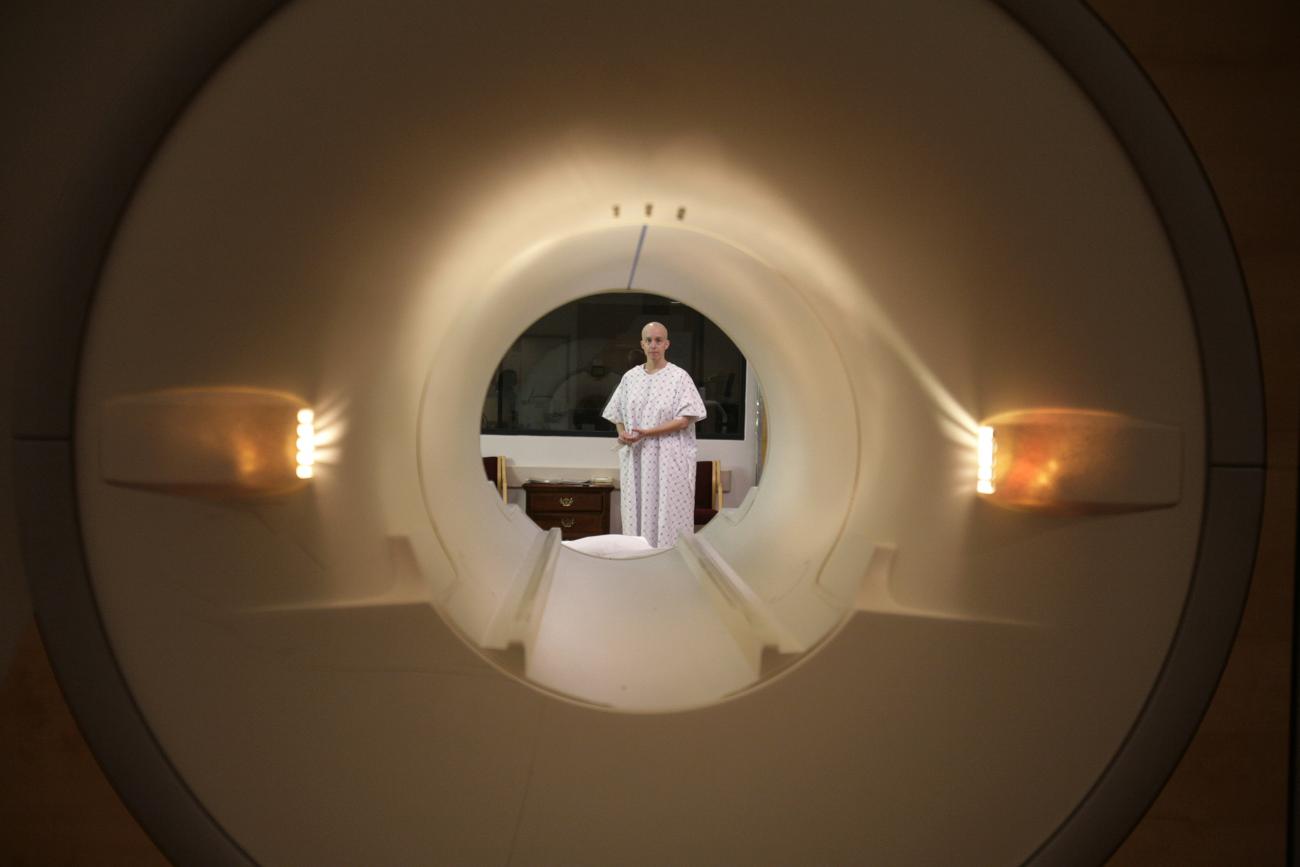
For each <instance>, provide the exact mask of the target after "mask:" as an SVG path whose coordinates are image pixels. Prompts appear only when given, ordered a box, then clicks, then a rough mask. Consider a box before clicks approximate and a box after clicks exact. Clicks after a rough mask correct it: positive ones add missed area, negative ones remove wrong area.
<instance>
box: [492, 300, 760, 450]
mask: <svg viewBox="0 0 1300 867" xmlns="http://www.w3.org/2000/svg"><path fill="white" fill-rule="evenodd" d="M648 322H661V323H663V325H664V326H665V327H666V328H667V329H668V339H669V348H668V353H667V357H668V360H669V361H671V362H672V363H673V364H675V365H677V366H678V367H680V368H682V369H684V370H686V371H687V372H688V373H690V375H691V378H692V379H694V380H695V385H696V387H697V388H698V389H699V390H700V394H701V396H702V397H703V398H704V403H705V407H706V408H707V409H708V418H706V419H704V420H703V421H702V422H700V423H699V424H698V425H697V426H696V430H695V433H696V436H697V437H700V438H703V439H743V438H744V434H745V405H744V400H745V357H744V356H743V355H741V353H740V350H739V349H738V348H737V347H736V345H735V344H734V343H732V342H731V339H730V338H729V337H727V335H726V334H724V333H723V331H722V329H721V328H719V327H718V326H717V325H715V324H713V322H711V321H709V320H708V319H706V318H705V317H704V316H703V315H701V314H700V313H699V312H698V311H696V310H693V309H691V308H690V307H688V306H687V305H685V304H682V303H680V302H678V301H672V300H670V299H668V298H664V297H662V296H659V295H651V294H647V293H644V292H606V293H601V294H599V295H590V296H588V297H586V298H580V299H578V300H577V301H574V302H571V303H569V304H566V305H564V306H563V307H558V308H556V309H555V310H552V311H551V312H550V313H548V314H546V315H545V316H543V317H542V318H541V319H539V320H537V321H536V322H534V323H533V324H532V325H531V326H530V327H529V328H528V329H527V330H526V331H525V332H524V333H523V334H521V335H520V336H519V339H518V340H516V341H515V342H514V345H512V346H511V347H510V349H509V350H508V351H507V352H506V354H505V357H504V358H503V359H501V363H500V364H498V365H497V369H496V372H495V374H494V375H493V377H492V382H491V383H490V384H489V386H488V390H487V396H486V398H485V399H484V401H483V417H482V432H483V433H485V434H534V435H537V434H540V435H550V436H613V434H614V426H613V425H611V424H610V423H609V422H607V421H605V420H604V419H603V418H601V417H600V413H601V410H603V409H604V408H605V403H606V402H607V401H608V400H609V397H610V395H612V394H613V393H614V389H615V388H617V387H618V382H619V379H620V378H621V377H622V376H623V373H624V372H625V371H626V370H628V368H630V367H633V366H635V365H637V364H641V363H643V362H644V361H645V356H644V355H643V354H642V352H641V345H640V343H641V329H642V327H644V326H645V325H646V323H648Z"/></svg>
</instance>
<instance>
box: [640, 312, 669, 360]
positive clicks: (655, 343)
mask: <svg viewBox="0 0 1300 867" xmlns="http://www.w3.org/2000/svg"><path fill="white" fill-rule="evenodd" d="M641 351H642V352H644V353H645V362H646V367H647V368H649V369H650V370H652V371H653V370H658V369H659V368H661V367H663V366H664V365H665V364H667V363H668V359H666V358H664V353H665V352H667V351H668V329H667V328H664V326H663V323H660V322H651V323H649V324H648V325H646V327H645V328H642V329H641Z"/></svg>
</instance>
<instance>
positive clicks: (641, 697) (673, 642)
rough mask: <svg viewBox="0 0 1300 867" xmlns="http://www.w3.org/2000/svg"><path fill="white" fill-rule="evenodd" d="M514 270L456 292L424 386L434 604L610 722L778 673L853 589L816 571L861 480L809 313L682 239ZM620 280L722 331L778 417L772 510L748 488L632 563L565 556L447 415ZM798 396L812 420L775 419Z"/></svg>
mask: <svg viewBox="0 0 1300 867" xmlns="http://www.w3.org/2000/svg"><path fill="white" fill-rule="evenodd" d="M521 259H522V261H512V262H510V263H508V264H507V266H506V267H504V268H502V269H501V270H500V272H499V273H498V275H497V277H496V278H495V279H493V280H490V281H487V282H486V283H485V284H484V285H483V286H482V287H481V290H480V291H478V292H475V293H467V294H466V296H465V300H464V303H463V304H461V305H459V307H458V309H457V310H456V311H455V313H454V316H455V321H456V322H457V323H458V326H459V327H457V328H456V329H450V330H448V331H447V332H446V333H445V335H444V337H443V339H441V340H440V341H439V342H438V344H437V345H436V348H435V350H434V352H433V358H432V361H431V366H430V371H431V372H430V375H429V377H428V379H427V382H426V386H425V393H424V396H423V401H422V405H421V417H420V432H419V440H418V441H419V448H420V477H421V484H422V488H423V491H424V497H425V504H426V507H427V509H428V514H429V520H430V523H431V525H432V527H433V530H434V533H435V534H436V535H437V537H438V538H439V539H440V540H442V541H443V544H444V546H445V547H446V548H448V549H450V550H453V551H455V552H456V554H455V555H454V558H453V561H452V562H453V566H452V568H453V569H454V575H455V577H454V579H453V580H452V581H451V582H449V585H448V586H449V587H450V588H451V589H450V591H449V592H448V593H447V594H446V595H445V596H443V597H440V602H439V610H440V611H441V612H442V613H443V614H444V616H446V617H447V618H448V619H449V620H450V621H451V623H452V624H453V625H454V626H455V628H456V631H457V632H458V633H459V634H461V635H462V636H463V637H464V638H465V639H466V640H467V641H469V642H470V643H471V644H472V645H474V646H475V647H477V648H478V649H480V650H481V651H483V652H485V653H486V655H487V656H488V657H489V658H490V659H492V660H493V661H494V662H496V663H497V664H499V665H501V666H502V667H503V668H505V669H506V670H507V671H509V672H511V673H512V674H515V675H518V676H522V677H524V678H526V679H527V680H528V681H529V682H531V683H533V684H534V685H538V686H541V687H543V688H544V689H547V690H548V691H551V692H554V693H558V694H561V695H564V696H568V697H570V698H575V699H578V700H582V701H585V702H588V703H591V704H595V705H598V706H604V707H610V708H615V709H621V710H637V711H668V710H679V709H684V708H689V707H698V706H700V705H704V704H709V703H712V702H715V701H718V700H721V699H723V698H726V697H729V696H733V695H735V694H737V693H739V692H741V691H743V690H744V689H746V688H748V687H751V686H753V685H755V684H756V683H759V682H761V681H762V680H763V679H764V678H765V677H766V676H767V675H769V674H771V673H773V672H775V671H777V670H781V669H784V668H785V667H786V665H787V664H788V663H789V662H790V661H792V659H794V658H796V657H797V656H798V655H800V654H802V653H804V652H805V651H807V650H809V649H811V648H812V647H814V646H816V645H817V644H818V643H819V642H821V641H822V639H823V638H825V636H826V635H828V634H829V633H830V632H831V630H833V629H834V628H835V627H836V626H837V625H838V624H839V623H840V622H841V621H842V620H843V617H844V616H845V615H846V614H847V612H848V610H849V604H848V603H849V600H850V599H851V598H852V592H851V585H852V583H853V579H851V578H846V577H843V576H841V577H839V578H838V579H837V578H836V577H835V571H834V570H833V569H831V570H828V569H827V568H826V565H827V561H828V559H829V558H830V555H831V554H832V552H833V551H834V549H835V548H836V546H837V544H838V542H839V540H840V538H841V536H842V535H843V531H844V515H845V513H846V511H847V509H848V507H849V504H850V503H851V501H852V499H853V489H852V488H853V485H854V484H855V483H856V482H857V480H858V475H859V474H858V472H857V464H858V456H859V453H860V446H859V438H858V435H857V431H858V420H857V408H856V402H855V400H854V399H853V396H852V395H851V393H850V390H849V378H848V373H847V371H846V370H845V368H844V365H843V362H842V361H841V360H840V358H839V356H838V353H837V351H836V347H835V343H834V341H833V340H832V339H831V338H830V336H829V335H828V333H827V332H826V330H825V327H824V325H823V323H822V321H821V319H820V317H819V316H818V315H817V314H816V312H815V311H814V310H813V309H812V307H811V306H810V305H809V304H808V303H807V301H806V300H805V299H804V297H803V295H802V294H801V293H800V292H799V291H798V290H797V289H796V288H795V287H793V286H791V285H790V284H789V283H788V281H786V280H785V279H784V278H783V277H781V276H780V275H779V274H777V273H776V272H774V271H773V270H772V269H771V268H770V267H768V266H767V265H766V264H765V263H764V262H762V261H761V260H760V259H758V258H757V257H755V256H753V255H751V254H749V253H747V252H745V251H743V250H741V249H740V248H738V247H736V246H735V245H733V244H730V243H727V242H726V241H724V240H722V239H719V238H717V237H715V236H712V235H709V234H705V233H703V232H699V231H692V230H689V229H685V228H679V227H674V226H663V225H644V224H639V225H631V226H622V227H615V228H609V229H601V230H596V231H590V232H581V233H577V234H575V235H572V236H570V237H567V238H563V239H561V240H559V241H556V242H554V243H552V244H550V245H547V246H546V247H545V248H544V249H540V250H531V251H528V252H527V253H526V254H525V255H524V256H522V257H521ZM634 263H635V264H634ZM633 271H634V277H632V278H629V277H628V275H629V273H632V272H633ZM614 273H621V275H622V277H623V280H624V281H630V282H632V284H633V285H632V286H631V288H632V289H634V290H638V291H643V292H653V293H654V294H657V295H661V296H664V297H665V298H668V299H672V300H677V301H680V302H682V303H683V304H687V305H689V306H690V307H691V308H693V309H695V310H698V311H699V312H700V313H701V314H702V315H703V316H705V317H706V318H707V319H709V320H710V321H712V322H714V323H717V324H718V326H719V327H720V328H722V329H723V330H725V332H726V333H727V334H728V335H729V336H730V337H731V338H732V339H733V340H734V342H735V344H736V346H737V347H738V348H739V349H740V351H741V353H742V355H743V356H744V357H745V358H747V359H749V360H750V363H751V364H752V365H753V368H754V370H755V372H756V375H757V377H758V379H760V380H761V381H762V382H763V383H764V389H765V392H764V393H765V399H766V400H767V402H768V410H769V412H770V414H771V415H772V416H773V417H775V418H776V419H777V421H776V423H775V425H774V428H773V432H772V434H771V439H772V446H771V451H772V455H773V460H772V461H771V462H770V464H769V465H768V466H767V467H766V469H765V474H764V479H763V488H764V489H767V488H769V487H771V488H772V489H775V490H777V491H779V495H778V496H774V497H765V496H764V495H763V493H762V491H760V490H759V489H757V488H752V489H751V490H750V492H749V494H748V495H747V497H746V499H745V500H744V502H743V503H742V504H741V505H740V506H739V507H737V508H735V509H731V510H727V511H724V512H723V514H722V515H721V516H720V517H719V519H718V520H715V521H713V522H711V523H710V524H708V525H707V526H705V527H704V528H702V529H701V530H700V532H699V534H698V535H696V534H684V535H683V536H682V537H679V540H678V543H677V544H676V545H674V546H672V547H671V548H668V549H666V550H662V551H660V552H658V555H657V556H637V557H632V558H627V559H607V558H599V557H591V556H588V555H585V554H583V553H582V552H580V551H575V550H572V549H570V548H569V547H567V546H564V545H562V543H561V539H560V533H558V532H554V531H552V533H551V534H548V533H545V532H543V531H542V530H540V529H539V528H538V526H537V525H536V524H535V523H534V522H533V521H532V520H531V519H530V518H528V517H527V515H526V514H524V513H523V512H522V511H521V510H520V509H519V508H518V507H516V506H510V505H508V504H506V503H505V502H503V500H502V498H501V497H500V495H499V493H498V492H497V491H496V490H494V489H492V488H490V487H488V486H486V485H484V484H483V482H482V479H483V475H482V469H481V466H482V465H481V461H480V446H479V438H480V430H479V415H478V413H477V412H456V411H449V409H448V408H455V407H474V408H475V409H477V408H479V407H481V406H482V401H483V392H482V390H481V389H482V383H483V382H485V381H487V380H488V379H489V378H490V377H491V373H492V371H493V370H494V369H495V368H496V366H497V365H498V363H499V362H500V359H501V358H502V356H503V355H504V354H505V352H506V351H507V350H508V349H509V348H510V346H511V345H513V344H514V342H515V341H516V339H517V338H518V335H519V334H520V333H522V332H523V331H524V330H525V329H526V328H527V327H529V326H530V325H531V324H532V323H533V322H535V321H537V320H539V319H541V318H542V317H543V316H545V315H547V314H549V313H550V312H551V311H552V310H553V309H555V308H556V307H557V306H562V305H563V304H567V303H571V302H572V301H574V300H577V299H579V298H582V297H587V296H590V295H593V294H599V293H601V292H602V291H608V286H609V285H610V282H611V275H612V274H614ZM756 297H758V298H762V299H763V303H762V304H755V303H754V299H755V298H756ZM557 302H559V303H558V304H557ZM642 324H643V323H640V322H638V323H637V325H638V327H639V326H640V325H642ZM759 347H761V350H760V349H759ZM668 357H669V360H671V358H672V352H671V350H670V352H669V356H668ZM448 371H456V374H455V375H447V372H448ZM620 375H621V374H620ZM769 379H770V380H771V385H770V386H769V385H768V381H769ZM613 384H614V380H613V378H611V386H610V388H611V390H612V388H613ZM808 401H815V402H816V403H817V405H818V406H820V407H822V411H821V412H818V413H808V412H792V413H791V414H790V415H791V417H790V418H788V419H787V418H785V417H784V416H785V414H784V413H783V412H782V407H787V406H788V407H799V406H801V405H807V402H808ZM602 405H603V404H602ZM846 469H847V471H846ZM453 492H454V493H453ZM437 568H438V567H437V564H435V563H430V564H426V569H427V570H429V571H435V570H436V569H437ZM856 577H857V576H854V578H856ZM435 580H436V579H435ZM837 580H838V582H839V583H838V584H837V583H836V581H837ZM771 599H777V600H780V603H779V604H776V605H774V604H771V603H769V602H768V601H767V600H771Z"/></svg>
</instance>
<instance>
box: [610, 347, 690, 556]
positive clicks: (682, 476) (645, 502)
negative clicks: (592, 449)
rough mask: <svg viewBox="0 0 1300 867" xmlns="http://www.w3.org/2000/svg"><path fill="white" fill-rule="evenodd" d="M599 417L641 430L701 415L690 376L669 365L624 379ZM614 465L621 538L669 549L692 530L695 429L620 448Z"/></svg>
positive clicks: (632, 373) (641, 370) (633, 372)
mask: <svg viewBox="0 0 1300 867" xmlns="http://www.w3.org/2000/svg"><path fill="white" fill-rule="evenodd" d="M601 415H603V416H604V417H605V418H606V419H608V420H609V421H611V422H614V423H615V424H617V423H619V422H622V423H623V427H624V428H626V429H628V430H631V429H632V428H639V429H641V430H645V429H646V428H652V427H658V426H659V425H661V424H663V423H664V422H669V421H672V420H673V419H675V418H678V417H679V416H690V417H691V418H693V419H694V420H695V421H699V420H700V419H702V418H704V417H705V416H706V413H705V411H704V401H702V400H700V392H699V390H698V389H696V387H695V383H694V382H692V381H691V375H690V374H689V373H687V372H686V371H684V370H682V369H681V368H680V367H678V366H677V365H675V364H673V363H672V362H668V364H667V365H665V366H664V367H662V368H660V369H659V370H657V371H655V372H654V373H646V371H645V366H644V365H640V364H638V365H637V366H636V367H634V368H632V369H631V370H629V371H628V372H627V373H625V374H623V379H622V381H620V382H619V384H618V388H617V389H615V391H614V396H613V397H611V398H610V399H609V403H608V404H606V405H605V411H604V412H603V413H601ZM618 464H619V476H620V482H619V484H620V486H621V489H622V490H621V494H620V496H619V505H620V506H621V507H622V512H623V532H624V533H625V534H627V535H629V536H644V537H645V538H646V541H648V542H649V543H650V545H651V546H652V547H655V548H671V547H672V546H673V545H674V544H675V543H676V541H677V534H678V533H680V532H682V531H683V530H690V529H692V528H693V527H694V526H695V425H694V424H693V423H692V424H689V425H687V426H686V428H685V429H683V430H679V431H674V432H672V433H670V434H664V435H663V436H657V437H646V438H645V439H643V440H641V442H639V443H637V444H636V445H633V446H623V447H622V448H620V449H619V450H618Z"/></svg>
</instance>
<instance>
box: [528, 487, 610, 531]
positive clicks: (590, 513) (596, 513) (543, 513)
mask: <svg viewBox="0 0 1300 867" xmlns="http://www.w3.org/2000/svg"><path fill="white" fill-rule="evenodd" d="M613 490H614V486H613V485H571V484H569V485H566V484H561V483H554V482H526V483H525V484H524V494H525V498H526V499H525V502H526V504H527V513H528V517H530V518H532V519H533V521H535V522H536V523H537V526H539V527H541V528H542V529H543V530H549V529H551V528H552V527H559V528H560V535H561V537H562V538H564V539H566V540H567V539H581V538H583V537H584V536H599V535H602V534H605V533H608V532H609V495H610V494H611V493H612V492H613Z"/></svg>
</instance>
